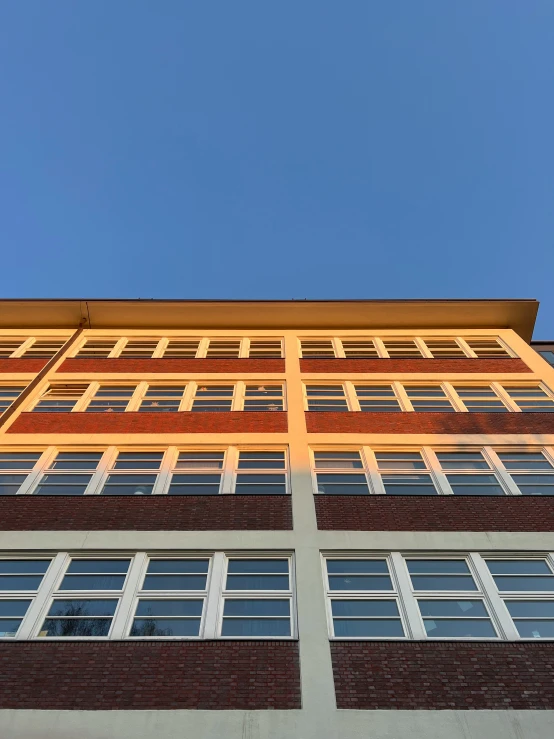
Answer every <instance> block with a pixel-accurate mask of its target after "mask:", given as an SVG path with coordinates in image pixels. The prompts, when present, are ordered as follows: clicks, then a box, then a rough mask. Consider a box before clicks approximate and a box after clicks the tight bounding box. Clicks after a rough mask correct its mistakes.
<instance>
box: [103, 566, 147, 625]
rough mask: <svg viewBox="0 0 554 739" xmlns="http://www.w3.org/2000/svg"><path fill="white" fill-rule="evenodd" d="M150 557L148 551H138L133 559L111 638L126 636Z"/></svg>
mask: <svg viewBox="0 0 554 739" xmlns="http://www.w3.org/2000/svg"><path fill="white" fill-rule="evenodd" d="M147 560H148V557H147V556H146V552H137V553H136V554H135V556H134V557H133V559H132V560H131V565H130V567H129V573H128V575H127V580H126V581H125V589H124V590H123V594H122V595H121V597H120V598H119V605H118V608H117V612H116V614H115V616H114V620H113V623H112V628H111V631H110V639H123V638H124V637H125V636H126V631H127V624H128V623H129V620H130V617H131V615H132V614H131V611H132V609H133V604H134V602H135V598H136V594H137V593H138V591H139V589H140V584H141V580H142V575H143V573H144V571H145V569H146V562H147Z"/></svg>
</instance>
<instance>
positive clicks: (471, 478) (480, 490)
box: [437, 451, 504, 495]
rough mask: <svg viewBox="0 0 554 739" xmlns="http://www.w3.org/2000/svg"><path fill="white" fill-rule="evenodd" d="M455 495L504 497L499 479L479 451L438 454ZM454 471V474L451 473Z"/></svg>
mask: <svg viewBox="0 0 554 739" xmlns="http://www.w3.org/2000/svg"><path fill="white" fill-rule="evenodd" d="M437 459H438V460H439V462H440V465H441V467H442V469H443V470H445V471H446V479H447V480H448V482H449V483H450V486H451V488H452V492H453V493H454V495H504V490H503V489H502V486H501V485H500V483H499V481H498V478H497V476H496V475H495V474H493V472H492V471H490V472H483V471H482V470H491V467H490V465H489V463H488V462H487V461H486V459H485V458H484V457H483V455H482V453H481V452H479V451H475V452H437ZM450 470H452V472H450Z"/></svg>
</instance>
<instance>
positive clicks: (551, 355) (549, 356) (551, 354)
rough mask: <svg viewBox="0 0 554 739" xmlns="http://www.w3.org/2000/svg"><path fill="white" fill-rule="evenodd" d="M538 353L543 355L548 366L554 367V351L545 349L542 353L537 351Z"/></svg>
mask: <svg viewBox="0 0 554 739" xmlns="http://www.w3.org/2000/svg"><path fill="white" fill-rule="evenodd" d="M537 352H538V353H539V354H540V355H541V357H542V358H543V359H544V360H546V361H547V362H548V364H551V365H552V366H553V367H554V350H552V349H543V350H542V351H539V350H538V349H537Z"/></svg>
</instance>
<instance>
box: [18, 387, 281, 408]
mask: <svg viewBox="0 0 554 739" xmlns="http://www.w3.org/2000/svg"><path fill="white" fill-rule="evenodd" d="M284 403H285V399H284V387H283V385H282V384H276V383H264V384H261V383H259V382H257V383H245V382H232V383H225V384H213V383H205V384H204V383H201V382H193V381H191V382H189V383H188V384H187V385H184V384H174V385H167V384H164V385H160V384H155V383H151V384H149V383H146V382H141V383H138V384H134V385H115V384H113V385H111V384H110V385H108V384H102V383H98V382H92V383H87V384H82V383H53V384H51V385H50V386H49V387H48V388H47V389H46V390H45V391H44V392H43V393H42V395H41V396H40V397H39V398H38V400H36V401H34V406H33V407H32V408H31V409H30V410H32V411H34V412H38V413H63V412H65V413H68V412H85V413H124V412H126V411H127V412H130V411H135V412H139V413H168V412H170V413H171V412H174V413H175V412H178V411H194V412H206V411H211V412H219V413H221V412H227V411H283V410H284V409H285V405H284Z"/></svg>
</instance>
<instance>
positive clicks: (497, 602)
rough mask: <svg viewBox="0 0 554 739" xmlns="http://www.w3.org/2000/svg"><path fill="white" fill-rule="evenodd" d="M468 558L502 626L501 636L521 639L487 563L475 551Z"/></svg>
mask: <svg viewBox="0 0 554 739" xmlns="http://www.w3.org/2000/svg"><path fill="white" fill-rule="evenodd" d="M468 559H469V560H470V562H471V564H472V565H473V568H474V570H475V572H476V573H477V576H478V579H479V580H480V584H481V587H482V591H483V595H484V597H485V602H488V605H489V607H490V610H491V617H492V619H493V621H496V624H497V625H499V626H500V637H501V638H505V639H509V640H510V641H514V640H519V639H520V636H519V634H518V631H517V629H516V627H515V626H514V624H513V621H512V619H511V616H510V614H509V612H508V608H507V607H506V604H505V603H504V601H503V599H502V597H501V596H500V594H499V593H498V590H497V589H496V584H495V582H494V579H493V576H492V575H491V573H490V572H489V568H488V567H487V563H486V562H485V560H484V559H483V558H482V556H481V555H480V554H476V553H474V552H472V553H470V554H469V555H468ZM502 632H503V633H502Z"/></svg>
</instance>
